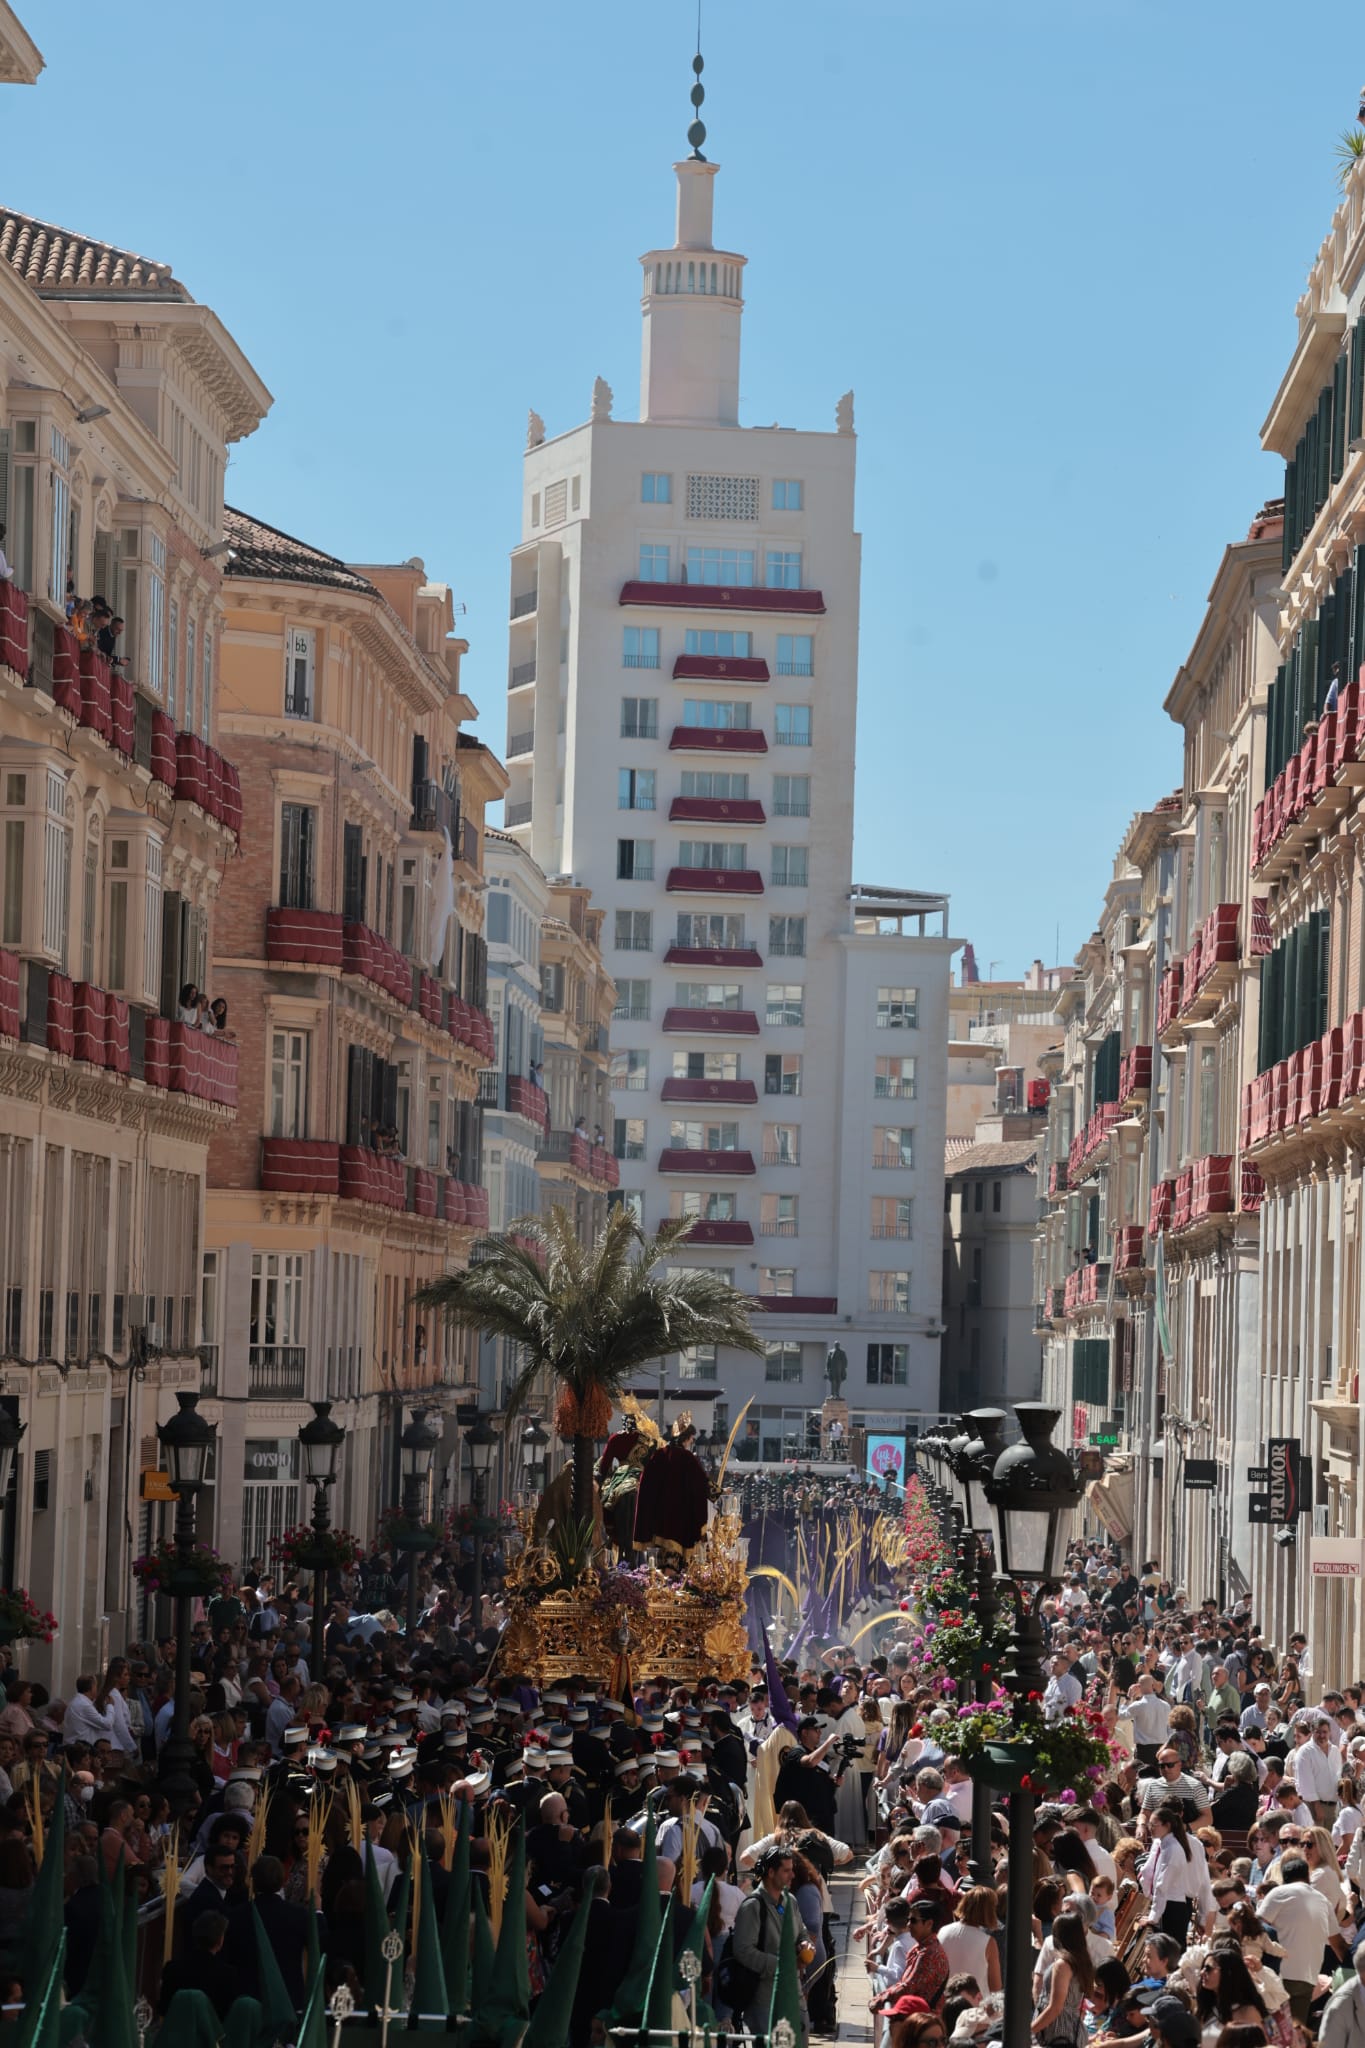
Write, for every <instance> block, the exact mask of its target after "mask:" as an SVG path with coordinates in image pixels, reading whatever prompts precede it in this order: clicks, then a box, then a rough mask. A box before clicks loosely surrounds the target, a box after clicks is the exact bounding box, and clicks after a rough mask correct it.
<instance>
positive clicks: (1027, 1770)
mask: <svg viewBox="0 0 1365 2048" xmlns="http://www.w3.org/2000/svg"><path fill="white" fill-rule="evenodd" d="M953 1740H954V1745H955V1747H956V1750H957V1754H958V1755H959V1756H960V1757H961V1759H962V1762H963V1764H964V1765H965V1767H966V1769H967V1770H968V1771H969V1773H970V1774H971V1776H972V1777H973V1778H977V1779H980V1780H981V1781H982V1782H983V1783H984V1784H987V1785H990V1786H992V1787H993V1788H994V1789H995V1790H997V1791H1000V1792H1049V1793H1053V1794H1055V1796H1056V1797H1057V1799H1058V1800H1059V1801H1060V1802H1061V1804H1062V1805H1064V1806H1069V1805H1072V1804H1074V1803H1075V1802H1076V1800H1077V1799H1079V1798H1084V1799H1086V1800H1090V1799H1093V1797H1094V1796H1095V1788H1096V1787H1097V1785H1098V1784H1099V1782H1100V1780H1101V1779H1102V1778H1103V1777H1105V1776H1106V1775H1107V1774H1108V1772H1109V1771H1110V1770H1111V1769H1112V1768H1113V1765H1114V1760H1115V1756H1116V1751H1115V1748H1114V1745H1113V1743H1112V1742H1111V1740H1110V1737H1109V1734H1108V1731H1107V1729H1106V1727H1105V1720H1104V1715H1103V1714H1102V1713H1100V1712H1099V1711H1098V1709H1096V1708H1090V1707H1085V1706H1082V1707H1080V1708H1079V1709H1078V1710H1077V1711H1076V1712H1075V1713H1072V1714H1067V1715H1066V1716H1065V1717H1064V1718H1063V1719H1061V1720H1058V1721H1046V1720H1044V1718H1043V1711H1042V1696H1041V1694H1039V1693H1036V1692H1031V1693H1030V1694H1029V1695H1028V1698H1027V1699H1026V1700H1012V1699H1010V1698H1009V1697H1008V1695H1006V1694H1005V1693H1003V1692H998V1693H997V1694H996V1695H995V1697H994V1698H993V1699H991V1700H987V1701H986V1702H984V1703H983V1704H980V1705H975V1706H964V1707H959V1708H958V1712H957V1723H956V1728H955V1731H954V1737H953Z"/></svg>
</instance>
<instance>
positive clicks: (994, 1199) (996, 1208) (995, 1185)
mask: <svg viewBox="0 0 1365 2048" xmlns="http://www.w3.org/2000/svg"><path fill="white" fill-rule="evenodd" d="M991 1209H992V1211H993V1212H994V1213H995V1214H996V1215H997V1216H998V1215H999V1214H1000V1183H999V1181H998V1180H993V1181H992V1182H991Z"/></svg>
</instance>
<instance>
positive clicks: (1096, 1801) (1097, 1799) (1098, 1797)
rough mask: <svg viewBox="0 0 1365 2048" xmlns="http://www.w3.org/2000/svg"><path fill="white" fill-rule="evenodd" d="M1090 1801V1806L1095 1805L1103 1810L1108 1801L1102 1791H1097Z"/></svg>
mask: <svg viewBox="0 0 1365 2048" xmlns="http://www.w3.org/2000/svg"><path fill="white" fill-rule="evenodd" d="M1090 1803H1091V1805H1092V1806H1097V1807H1098V1808H1099V1809H1100V1811H1101V1812H1103V1811H1104V1809H1105V1807H1106V1806H1107V1805H1108V1804H1109V1801H1108V1800H1107V1799H1106V1798H1105V1796H1104V1794H1103V1792H1097V1793H1096V1794H1095V1796H1094V1798H1093V1799H1092V1800H1091V1802H1090Z"/></svg>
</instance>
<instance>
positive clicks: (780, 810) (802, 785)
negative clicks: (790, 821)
mask: <svg viewBox="0 0 1365 2048" xmlns="http://www.w3.org/2000/svg"><path fill="white" fill-rule="evenodd" d="M773 816H774V817H777V818H808V817H809V816H810V777H809V775H774V777H773Z"/></svg>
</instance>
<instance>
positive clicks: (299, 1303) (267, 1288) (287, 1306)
mask: <svg viewBox="0 0 1365 2048" xmlns="http://www.w3.org/2000/svg"><path fill="white" fill-rule="evenodd" d="M248 1341H249V1343H250V1344H251V1345H252V1347H253V1348H255V1347H256V1346H258V1345H262V1346H275V1345H291V1346H292V1345H300V1344H302V1342H303V1254H302V1253H297V1254H289V1255H286V1254H283V1253H280V1252H256V1253H255V1254H254V1255H253V1257H252V1260H251V1322H250V1328H249V1332H248Z"/></svg>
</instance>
